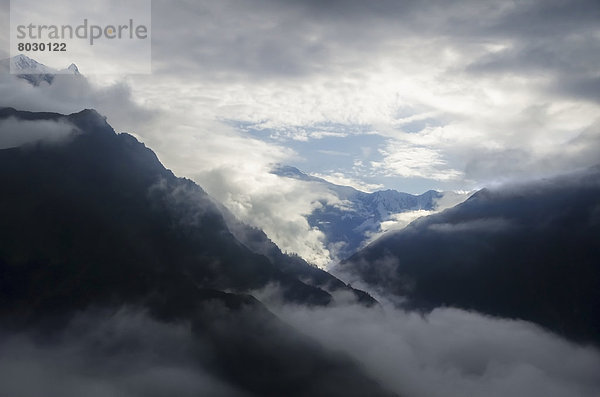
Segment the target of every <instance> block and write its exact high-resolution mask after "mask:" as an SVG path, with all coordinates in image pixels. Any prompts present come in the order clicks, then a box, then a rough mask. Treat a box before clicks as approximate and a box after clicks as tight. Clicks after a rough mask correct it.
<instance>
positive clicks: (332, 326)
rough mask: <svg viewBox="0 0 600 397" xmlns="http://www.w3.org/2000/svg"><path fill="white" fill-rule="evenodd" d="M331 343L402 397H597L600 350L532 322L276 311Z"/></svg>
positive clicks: (447, 312) (384, 312) (456, 315)
mask: <svg viewBox="0 0 600 397" xmlns="http://www.w3.org/2000/svg"><path fill="white" fill-rule="evenodd" d="M275 311H276V312H277V314H278V315H279V316H281V317H282V318H283V319H284V320H286V321H287V322H288V323H290V324H291V325H293V326H295V327H296V328H298V329H300V330H301V331H303V332H305V333H306V334H307V335H310V336H312V337H314V338H316V339H317V340H319V341H320V342H321V343H323V344H324V345H326V346H328V347H330V348H333V349H337V350H340V351H342V352H345V353H348V354H349V355H350V356H352V357H353V358H354V359H355V360H356V361H357V362H359V363H361V364H362V365H363V367H364V368H365V370H366V371H367V373H369V374H370V375H371V376H373V377H374V378H375V379H377V380H379V381H380V382H381V383H382V384H383V385H384V386H387V387H389V388H390V389H392V390H394V391H396V392H397V393H398V394H399V395H406V396H413V397H432V396H433V397H436V396H444V397H453V396H456V397H464V396H489V397H504V396H515V397H530V396H534V395H536V396H537V395H544V396H552V397H574V396H578V397H584V396H589V397H591V396H596V395H598V393H599V392H600V381H599V380H598V376H597V374H598V372H599V371H600V352H598V350H596V349H595V348H592V347H585V346H578V345H575V344H572V343H570V342H567V341H565V340H563V339H561V338H559V337H557V336H555V335H552V334H550V333H548V332H546V331H544V330H542V329H540V328H538V327H536V326H534V325H533V324H530V323H526V322H523V321H514V320H507V319H499V318H492V317H487V316H483V315H480V314H477V313H471V312H466V311H462V310H458V309H452V308H443V309H436V310H434V311H433V312H431V313H430V314H427V315H420V314H418V313H411V312H402V311H398V310H394V309H392V308H389V307H387V306H385V307H384V308H380V309H366V308H363V307H357V306H352V305H341V306H339V307H335V308H321V309H308V308H299V307H279V308H278V309H275Z"/></svg>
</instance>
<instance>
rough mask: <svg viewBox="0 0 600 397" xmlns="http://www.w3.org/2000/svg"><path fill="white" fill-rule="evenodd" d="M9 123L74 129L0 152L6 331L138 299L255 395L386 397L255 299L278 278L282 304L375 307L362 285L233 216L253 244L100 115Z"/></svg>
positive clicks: (47, 327) (43, 330) (65, 323)
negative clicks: (184, 330) (284, 248)
mask: <svg viewBox="0 0 600 397" xmlns="http://www.w3.org/2000/svg"><path fill="white" fill-rule="evenodd" d="M6 119H13V120H18V121H27V122H42V121H43V122H61V123H66V124H68V125H70V126H71V128H72V131H71V133H70V134H69V135H68V136H67V137H65V140H64V141H62V142H53V143H44V142H38V143H33V144H30V145H25V146H20V147H14V148H8V149H4V150H0V184H2V186H3V187H4V188H3V194H2V195H1V196H0V218H2V228H1V229H0V275H1V276H0V318H1V319H2V320H1V322H2V324H3V332H11V333H14V332H18V333H23V332H27V333H29V332H35V333H36V334H39V335H40V338H42V339H44V340H51V339H52V338H59V336H60V335H61V333H63V332H65V329H70V327H71V324H72V322H73V321H74V319H77V318H78V316H79V315H80V313H88V312H89V311H93V312H94V313H98V312H100V313H105V312H106V311H108V313H111V312H114V311H115V310H120V308H122V307H128V308H134V310H139V311H142V312H144V313H148V316H149V317H150V318H151V319H152V321H155V322H158V323H160V324H175V325H177V324H179V325H185V324H191V327H192V328H191V329H192V334H193V341H194V342H193V343H194V344H195V345H197V346H200V345H201V346H204V348H203V349H208V350H209V351H208V352H204V353H200V351H198V352H197V353H194V351H195V350H194V349H192V350H191V351H190V352H188V353H186V354H189V355H190V360H192V361H193V362H195V363H196V364H197V365H198V366H200V367H201V368H205V369H206V371H209V372H210V374H211V375H212V376H215V377H217V378H219V379H224V380H226V381H227V382H229V383H231V384H234V385H236V387H238V388H239V389H241V390H243V391H245V392H247V393H250V394H256V395H264V396H267V395H273V396H275V395H277V396H279V395H290V396H293V395H318V394H321V395H323V394H326V395H340V396H341V395H356V396H359V395H381V396H383V395H390V394H389V393H388V392H386V391H385V390H383V389H382V387H381V386H379V385H378V384H377V383H376V382H374V381H372V380H371V379H370V378H369V377H368V376H366V375H365V374H364V373H362V372H361V370H360V368H359V367H358V366H357V365H356V364H354V363H353V362H352V361H351V360H350V359H348V358H346V357H344V356H343V355H340V354H337V353H334V352H328V351H326V350H325V349H324V348H323V347H321V346H320V345H318V344H317V343H315V342H313V341H311V340H310V339H308V338H307V337H304V336H302V335H300V334H298V333H297V332H296V331H294V330H293V329H292V328H290V327H288V326H286V325H285V324H283V323H282V322H280V321H279V320H278V319H277V318H276V317H275V316H274V315H272V314H271V313H270V312H269V311H268V310H267V309H266V308H265V307H264V306H263V305H262V304H261V303H260V302H259V301H258V300H256V299H255V298H254V297H252V296H251V295H250V294H253V293H256V292H258V291H260V290H261V289H265V288H277V289H278V290H279V291H280V296H281V299H282V300H284V301H285V302H289V303H293V304H302V305H308V306H313V305H316V306H323V305H330V304H333V303H334V302H335V296H336V295H337V294H340V293H342V294H344V296H347V294H348V293H350V294H351V295H353V296H354V297H355V299H356V301H357V302H362V304H364V305H367V306H372V305H374V304H376V302H375V301H374V300H373V299H372V298H371V297H370V296H368V295H367V294H366V293H364V292H361V291H357V290H354V289H352V288H351V287H349V286H347V285H346V284H344V283H343V282H341V281H340V280H338V279H336V278H335V277H333V276H331V275H330V274H328V273H326V272H324V271H322V270H320V269H316V268H314V267H312V266H310V265H308V264H307V263H306V262H304V261H302V260H301V259H300V258H297V257H295V258H291V257H288V256H286V255H284V254H282V253H281V252H280V251H279V250H278V249H277V248H276V246H274V245H273V244H272V243H270V242H269V241H268V240H266V237H265V236H264V234H261V233H259V232H257V231H253V230H252V229H249V228H245V227H244V226H243V225H241V224H240V223H235V222H234V221H232V220H231V219H229V223H230V225H235V228H236V234H237V235H238V236H244V237H245V239H246V244H244V243H243V242H241V241H240V240H238V239H237V238H236V237H235V236H234V234H233V233H232V232H231V230H230V228H229V226H228V224H227V223H228V222H227V221H226V219H225V218H226V217H227V218H231V216H230V215H225V216H224V215H223V213H222V212H221V211H220V210H219V208H217V206H216V205H214V203H213V202H212V200H211V199H210V198H209V197H208V196H207V195H206V193H205V192H204V191H203V190H202V189H201V188H200V187H198V186H197V185H196V184H194V183H193V182H191V181H189V180H186V179H181V178H177V177H175V176H174V175H173V174H172V173H171V172H170V171H169V170H167V169H166V168H165V167H163V166H162V164H161V163H160V162H159V161H158V159H157V157H156V155H155V154H154V153H153V152H152V151H150V150H149V149H147V148H146V147H145V146H144V145H143V144H141V143H140V142H138V141H137V140H136V139H135V138H134V137H132V136H131V135H128V134H116V133H115V132H114V130H113V129H112V128H111V127H110V126H109V125H108V124H107V123H106V120H105V119H104V118H103V117H102V116H100V115H99V114H98V113H96V112H95V111H92V110H85V111H82V112H79V113H76V114H72V115H68V116H63V115H59V114H54V113H30V112H21V111H17V110H14V109H10V108H4V109H2V110H0V121H2V120H6ZM252 248H254V249H255V250H256V251H262V252H263V253H264V254H265V255H266V256H265V255H263V254H262V253H257V252H255V251H253V250H252ZM345 299H347V298H345ZM109 318H110V316H109ZM95 321H99V323H101V322H102V321H105V320H104V317H102V316H100V317H99V318H98V319H97V320H95ZM275 346H276V347H275ZM126 348H127V347H125V346H124V347H122V348H119V347H115V349H117V350H118V351H119V352H122V349H126ZM132 348H134V347H132ZM201 350H202V349H201ZM103 354H105V353H103ZM166 355H167V358H168V357H170V356H169V353H166ZM196 364H195V365H196ZM267 373H268V374H269V376H267V377H266V376H265V375H264V374H267Z"/></svg>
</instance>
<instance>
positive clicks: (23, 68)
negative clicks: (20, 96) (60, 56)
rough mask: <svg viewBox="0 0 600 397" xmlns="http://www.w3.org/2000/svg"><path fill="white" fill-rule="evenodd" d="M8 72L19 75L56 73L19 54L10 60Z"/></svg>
mask: <svg viewBox="0 0 600 397" xmlns="http://www.w3.org/2000/svg"><path fill="white" fill-rule="evenodd" d="M10 70H11V72H13V73H19V74H53V73H56V71H55V70H54V69H52V68H49V67H47V66H46V65H43V64H41V63H39V62H38V61H36V60H35V59H31V58H29V57H28V56H26V55H23V54H19V55H17V56H14V57H12V58H10Z"/></svg>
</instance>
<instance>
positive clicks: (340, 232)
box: [272, 165, 469, 259]
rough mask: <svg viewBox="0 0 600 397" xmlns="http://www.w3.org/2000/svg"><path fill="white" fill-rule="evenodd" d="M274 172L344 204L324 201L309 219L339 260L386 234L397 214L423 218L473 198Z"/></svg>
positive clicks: (294, 171)
mask: <svg viewBox="0 0 600 397" xmlns="http://www.w3.org/2000/svg"><path fill="white" fill-rule="evenodd" d="M272 173H273V174H276V175H279V176H283V177H287V178H293V179H297V180H301V181H305V182H309V183H311V184H314V185H317V186H318V187H319V188H320V189H321V190H327V191H328V192H330V193H331V194H333V195H334V196H335V197H337V199H338V200H339V201H340V202H341V203H342V204H341V205H340V204H339V203H335V204H330V203H329V202H327V201H325V200H323V201H322V202H321V203H320V206H318V207H317V208H316V209H315V210H314V211H313V212H312V213H311V214H309V215H308V216H307V217H306V219H307V221H308V223H309V225H310V226H311V227H313V228H317V229H318V230H320V231H321V232H322V233H323V234H324V236H325V245H326V246H327V248H328V249H329V251H330V252H333V253H334V254H335V257H336V258H338V259H343V258H347V257H349V256H350V255H352V254H354V253H355V252H356V251H358V250H359V249H360V248H362V247H364V246H365V245H366V244H367V243H369V242H371V241H372V240H373V239H375V238H376V237H378V236H379V235H380V234H383V233H382V232H384V231H385V230H383V225H384V223H385V222H392V223H393V221H394V215H398V214H402V213H407V212H414V211H419V212H420V213H419V215H423V214H429V213H433V212H435V211H438V210H441V209H444V208H445V207H447V206H448V205H455V204H458V203H459V202H461V201H463V200H465V199H466V198H467V197H468V196H469V193H455V192H438V191H435V190H429V191H427V192H425V193H423V194H421V195H412V194H408V193H402V192H398V191H396V190H391V189H390V190H382V191H376V192H373V193H366V192H363V191H360V190H357V189H355V188H353V187H350V186H341V185H336V184H333V183H330V182H328V181H326V180H325V179H322V178H318V177H314V176H311V175H307V174H305V173H303V172H302V171H300V170H299V169H297V168H295V167H291V166H285V165H278V166H276V167H274V169H273V170H272ZM448 203H449V204H448ZM400 226H403V225H400Z"/></svg>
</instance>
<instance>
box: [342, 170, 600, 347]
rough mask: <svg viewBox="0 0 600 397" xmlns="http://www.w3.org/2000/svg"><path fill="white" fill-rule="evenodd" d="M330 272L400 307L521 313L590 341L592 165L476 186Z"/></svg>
mask: <svg viewBox="0 0 600 397" xmlns="http://www.w3.org/2000/svg"><path fill="white" fill-rule="evenodd" d="M336 271H338V272H339V273H340V274H345V275H347V276H349V277H350V278H357V277H358V278H360V279H361V280H363V281H364V282H366V283H367V284H369V285H370V286H371V287H372V288H374V289H378V290H380V291H381V292H382V293H384V294H390V295H391V296H396V297H398V298H400V301H402V302H403V303H402V305H404V306H407V307H410V308H420V309H424V310H430V309H432V308H435V307H440V306H454V307H460V308H465V309H470V310H476V311H480V312H483V313H488V314H491V315H495V316H501V317H508V318H518V319H524V320H528V321H532V322H535V323H537V324H540V325H542V326H544V327H546V328H548V329H550V330H552V331H554V332H557V333H559V334H562V335H565V336H567V337H569V338H572V339H574V340H577V341H581V342H593V343H596V344H600V305H599V302H600V167H596V168H592V169H589V170H586V171H581V172H578V173H574V174H570V175H565V176H561V177H556V178H553V179H548V180H541V181H538V182H534V183H529V184H527V185H525V184H523V185H514V186H505V187H503V188H499V189H484V190H481V191H479V192H477V193H476V194H474V195H473V196H472V197H471V198H470V199H468V200H467V201H466V202H464V203H462V204H460V205H458V206H456V207H454V208H451V209H448V210H446V211H444V212H442V213H439V214H436V215H432V216H429V217H426V218H421V219H419V220H417V221H415V222H413V223H412V224H411V225H409V226H408V227H407V228H406V229H404V230H401V231H398V232H395V233H392V234H389V235H387V236H384V237H382V238H381V239H380V240H378V241H376V242H375V243H373V244H372V245H370V246H369V247H367V248H366V249H364V250H362V251H360V252H358V253H357V254H356V255H354V256H352V257H351V258H349V259H348V260H347V261H345V262H343V263H341V264H340V265H339V266H338V268H337V269H336ZM334 273H335V272H334Z"/></svg>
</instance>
